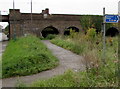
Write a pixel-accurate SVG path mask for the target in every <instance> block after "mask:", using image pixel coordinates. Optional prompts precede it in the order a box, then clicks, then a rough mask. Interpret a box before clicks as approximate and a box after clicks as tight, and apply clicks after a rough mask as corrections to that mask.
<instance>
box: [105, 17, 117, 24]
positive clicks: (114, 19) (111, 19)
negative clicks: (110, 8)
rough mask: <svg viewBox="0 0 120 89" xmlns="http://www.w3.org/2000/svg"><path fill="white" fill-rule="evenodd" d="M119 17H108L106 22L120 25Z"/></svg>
mask: <svg viewBox="0 0 120 89" xmlns="http://www.w3.org/2000/svg"><path fill="white" fill-rule="evenodd" d="M118 21H119V16H118V15H106V16H105V22H106V23H118Z"/></svg>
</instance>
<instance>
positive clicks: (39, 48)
mask: <svg viewBox="0 0 120 89" xmlns="http://www.w3.org/2000/svg"><path fill="white" fill-rule="evenodd" d="M57 65H58V60H57V58H56V57H54V56H53V55H52V53H51V52H50V51H49V50H48V49H47V47H46V46H45V45H44V44H43V43H42V42H41V41H40V40H39V38H37V37H35V36H31V35H30V36H27V37H21V38H19V39H17V40H16V41H14V40H11V41H10V42H9V43H8V45H7V47H6V50H5V52H4V54H3V57H2V78H7V77H12V76H24V75H31V74H35V73H39V72H41V71H44V70H48V69H52V68H54V67H55V66H57Z"/></svg>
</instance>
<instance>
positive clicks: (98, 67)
mask: <svg viewBox="0 0 120 89" xmlns="http://www.w3.org/2000/svg"><path fill="white" fill-rule="evenodd" d="M90 34H91V32H90ZM93 35H94V34H93ZM93 39H94V40H93ZM51 42H52V43H54V44H56V45H59V46H61V47H63V48H65V49H69V47H70V48H71V47H72V46H73V45H79V46H76V49H72V50H71V51H73V52H75V50H77V51H78V53H77V52H75V53H77V54H80V55H81V56H83V57H84V61H83V63H84V64H85V65H86V72H83V74H82V75H80V76H81V77H82V78H83V80H81V81H82V82H81V83H80V85H78V86H84V87H86V86H87V87H90V86H91V87H95V86H97V87H117V84H118V80H117V75H118V70H117V69H118V68H117V63H118V38H117V37H113V38H111V37H106V54H105V59H104V60H105V62H106V64H104V63H103V55H104V54H103V43H102V35H101V34H98V35H96V36H95V38H93V37H91V35H85V34H81V33H79V34H75V35H74V36H72V37H71V36H69V37H65V38H64V39H62V38H58V39H57V38H56V39H53V40H52V41H51ZM70 43H72V44H70ZM66 44H70V45H68V46H65V45H66ZM79 49H84V50H83V51H81V50H79Z"/></svg>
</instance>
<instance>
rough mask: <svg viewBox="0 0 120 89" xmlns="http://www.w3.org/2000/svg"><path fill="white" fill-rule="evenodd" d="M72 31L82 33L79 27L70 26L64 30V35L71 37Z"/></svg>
mask: <svg viewBox="0 0 120 89" xmlns="http://www.w3.org/2000/svg"><path fill="white" fill-rule="evenodd" d="M70 29H72V30H74V31H75V32H79V31H80V29H79V28H78V27H77V26H69V27H67V28H66V29H65V30H64V35H70Z"/></svg>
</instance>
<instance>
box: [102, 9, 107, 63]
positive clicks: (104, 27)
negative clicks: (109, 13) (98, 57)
mask: <svg viewBox="0 0 120 89" xmlns="http://www.w3.org/2000/svg"><path fill="white" fill-rule="evenodd" d="M105 29H106V26H105V8H103V58H102V61H103V63H104V64H106V62H105V56H106V54H105V49H106V44H105Z"/></svg>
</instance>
